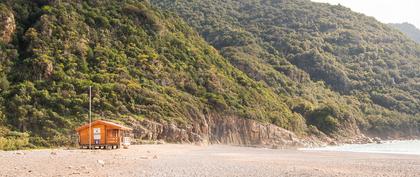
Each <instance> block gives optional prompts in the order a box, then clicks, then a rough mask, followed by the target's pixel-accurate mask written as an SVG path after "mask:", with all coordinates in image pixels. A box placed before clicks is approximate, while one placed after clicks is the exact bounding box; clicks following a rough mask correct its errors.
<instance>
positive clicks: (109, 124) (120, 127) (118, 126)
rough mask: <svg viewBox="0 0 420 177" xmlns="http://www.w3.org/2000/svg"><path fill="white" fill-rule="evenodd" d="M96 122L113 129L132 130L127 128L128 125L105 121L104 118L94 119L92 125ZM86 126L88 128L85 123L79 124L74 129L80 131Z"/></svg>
mask: <svg viewBox="0 0 420 177" xmlns="http://www.w3.org/2000/svg"><path fill="white" fill-rule="evenodd" d="M97 124H102V125H107V126H110V127H112V128H114V129H119V130H127V131H131V130H133V129H132V128H129V127H126V126H123V125H120V124H117V123H114V122H110V121H105V120H95V121H93V122H92V126H94V125H97ZM86 128H89V124H85V125H82V126H80V127H79V128H76V131H80V130H83V129H86Z"/></svg>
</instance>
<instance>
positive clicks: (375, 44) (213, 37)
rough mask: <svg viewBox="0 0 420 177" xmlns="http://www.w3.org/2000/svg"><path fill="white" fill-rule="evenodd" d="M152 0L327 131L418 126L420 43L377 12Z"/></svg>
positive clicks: (273, 1) (293, 1) (288, 0)
mask: <svg viewBox="0 0 420 177" xmlns="http://www.w3.org/2000/svg"><path fill="white" fill-rule="evenodd" d="M152 2H153V4H154V5H156V6H158V7H160V8H162V9H165V10H170V11H173V12H174V14H176V15H179V16H181V17H183V18H184V19H185V20H186V21H187V22H188V23H189V24H190V25H192V26H194V27H195V29H196V30H198V31H199V32H200V34H201V35H202V36H203V37H204V38H205V39H206V40H207V41H208V42H209V43H211V44H212V45H213V46H214V47H216V48H217V49H218V50H219V51H220V52H221V53H222V55H223V56H225V57H226V59H228V60H230V62H231V63H232V64H233V65H235V66H236V67H237V68H239V69H241V70H242V71H244V72H245V73H247V75H248V76H249V77H251V78H254V79H255V80H262V81H264V82H265V83H266V84H267V85H269V86H271V87H272V88H273V90H275V91H276V92H277V93H278V94H279V95H284V96H286V97H288V98H289V101H288V105H289V107H290V108H291V109H292V110H294V111H295V112H298V113H300V114H301V115H302V116H304V117H305V118H306V121H307V123H308V124H310V125H315V126H316V127H318V129H321V130H322V131H324V132H327V133H328V132H340V131H344V132H348V131H351V130H352V128H351V126H349V125H351V124H349V122H354V121H356V122H357V125H358V127H360V128H361V129H362V130H363V131H364V132H365V133H367V134H376V135H378V134H379V135H386V134H388V135H390V134H393V132H394V130H397V132H400V133H402V134H404V133H403V132H408V133H409V134H410V133H413V132H418V131H419V128H418V122H419V117H420V116H419V112H420V109H419V108H420V85H419V83H420V82H419V81H420V46H419V45H418V44H416V43H414V42H413V41H411V40H408V39H407V38H406V37H405V36H404V35H402V34H401V33H399V32H398V31H397V30H395V29H392V28H390V27H389V26H387V25H385V24H382V23H380V22H378V21H377V20H375V19H374V18H371V17H367V16H365V15H363V14H358V13H355V12H352V11H351V10H350V9H348V8H345V7H342V6H340V5H338V6H332V5H328V4H321V3H314V2H311V1H309V0H282V1H277V0H232V1H223V0H202V1H170V0H154V1H152ZM324 84H325V86H324ZM314 110H317V111H315V112H314ZM410 127H411V128H410ZM396 134H399V133H396Z"/></svg>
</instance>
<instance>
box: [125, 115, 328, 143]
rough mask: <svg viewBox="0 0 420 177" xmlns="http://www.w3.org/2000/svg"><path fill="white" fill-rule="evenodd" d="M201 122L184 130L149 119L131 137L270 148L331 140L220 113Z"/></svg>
mask: <svg viewBox="0 0 420 177" xmlns="http://www.w3.org/2000/svg"><path fill="white" fill-rule="evenodd" d="M201 118H202V119H201V121H199V122H195V123H193V124H192V125H191V126H187V127H177V126H176V125H174V124H170V123H168V124H165V123H163V124H162V123H157V122H153V121H150V120H144V121H140V122H138V121H136V122H135V123H133V125H132V126H133V127H134V131H133V133H134V138H135V139H137V140H145V141H158V140H164V141H166V142H172V143H198V144H229V145H241V146H257V147H269V148H291V147H308V146H321V145H325V144H329V143H333V142H334V140H333V139H330V138H328V137H327V136H326V135H325V134H323V133H321V132H318V133H319V134H318V136H299V135H296V134H295V133H293V132H291V131H288V130H286V129H283V128H281V127H278V126H276V125H273V124H267V123H261V122H257V121H254V120H249V119H242V118H239V117H236V116H222V115H219V114H209V115H205V116H204V115H203V116H202V117H201Z"/></svg>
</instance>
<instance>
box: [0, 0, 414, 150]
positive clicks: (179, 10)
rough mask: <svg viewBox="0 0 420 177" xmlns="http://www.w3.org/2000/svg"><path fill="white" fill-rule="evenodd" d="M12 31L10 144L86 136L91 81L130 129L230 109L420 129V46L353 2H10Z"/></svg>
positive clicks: (186, 126) (0, 130)
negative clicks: (81, 131) (78, 131)
mask: <svg viewBox="0 0 420 177" xmlns="http://www.w3.org/2000/svg"><path fill="white" fill-rule="evenodd" d="M151 4H152V5H151ZM154 5H156V6H154ZM158 8H161V9H158ZM167 10H169V11H172V12H169V11H167ZM178 16H179V17H178ZM184 21H186V22H184ZM196 31H197V32H196ZM0 36H1V40H0V56H1V57H0V149H17V148H33V147H49V146H62V145H71V144H73V143H74V140H75V139H77V138H75V132H74V128H76V127H77V126H79V125H81V124H83V123H85V122H86V120H87V115H88V110H87V108H88V94H87V93H88V87H89V86H93V111H94V112H93V117H94V118H104V119H111V120H114V121H118V122H121V123H123V124H128V125H137V123H138V122H142V121H144V120H150V121H153V122H157V123H161V124H165V123H170V124H171V125H172V124H173V125H175V126H176V127H179V128H181V129H183V130H191V131H192V132H194V131H195V132H197V131H198V130H194V128H191V127H192V126H191V125H193V124H202V123H203V122H205V121H203V119H206V118H208V117H209V116H210V115H218V116H219V117H222V118H223V117H224V116H233V117H240V118H244V119H252V120H256V121H257V122H260V123H263V124H264V123H272V124H275V125H277V126H279V127H282V128H285V129H287V130H291V131H293V132H295V133H296V134H297V135H298V136H299V137H306V136H310V135H320V134H322V133H321V132H323V133H324V134H327V135H329V136H330V137H333V138H337V139H339V138H342V137H344V138H351V137H354V136H356V135H360V133H365V134H367V135H371V136H382V137H385V138H386V137H389V138H399V137H406V136H414V135H418V134H420V133H419V123H420V116H419V114H420V109H419V107H420V85H419V83H420V82H419V81H420V46H419V45H417V44H415V43H414V42H412V41H410V40H407V39H406V37H405V36H403V35H402V34H401V33H399V32H397V31H396V30H393V29H391V28H389V27H388V26H386V25H384V24H381V23H379V22H377V21H376V20H374V19H372V18H369V17H366V16H364V15H361V14H356V13H354V12H351V11H350V10H349V9H347V8H344V7H341V6H330V5H326V4H317V3H312V2H310V1H303V0H283V1H274V0H273V1H269V0H241V1H239V0H237V1H222V0H211V1H210V0H201V1H172V0H152V1H151V2H149V1H143V0H122V1H113V0H102V1H98V0H89V1H71V0H56V1H55V0H34V1H28V0H0ZM235 126H244V125H235ZM233 129H234V128H233ZM220 131H223V130H220ZM250 131H252V130H250ZM320 131H321V132H320ZM216 133H220V132H216ZM290 136H291V135H290ZM158 138H161V139H165V137H158ZM244 138H246V137H244ZM175 141H177V140H176V139H175Z"/></svg>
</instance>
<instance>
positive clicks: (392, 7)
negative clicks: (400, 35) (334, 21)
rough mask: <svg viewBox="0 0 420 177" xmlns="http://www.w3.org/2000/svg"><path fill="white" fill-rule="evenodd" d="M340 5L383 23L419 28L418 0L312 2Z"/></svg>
mask: <svg viewBox="0 0 420 177" xmlns="http://www.w3.org/2000/svg"><path fill="white" fill-rule="evenodd" d="M312 1H315V2H328V3H330V4H338V3H340V4H341V5H343V6H346V7H349V8H351V9H352V10H353V11H356V12H361V13H364V14H366V15H368V16H373V17H375V18H376V19H378V20H379V21H381V22H384V23H401V22H409V23H411V24H414V25H416V26H417V28H419V27H420V0H312Z"/></svg>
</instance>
